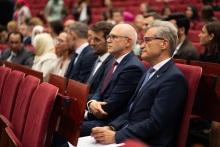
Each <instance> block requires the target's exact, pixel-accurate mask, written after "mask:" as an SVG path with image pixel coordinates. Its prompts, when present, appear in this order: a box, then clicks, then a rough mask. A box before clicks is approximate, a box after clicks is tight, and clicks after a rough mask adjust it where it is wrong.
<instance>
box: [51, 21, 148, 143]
mask: <svg viewBox="0 0 220 147" xmlns="http://www.w3.org/2000/svg"><path fill="white" fill-rule="evenodd" d="M136 40H137V33H136V31H135V30H134V28H133V27H132V26H130V25H128V24H119V25H116V26H115V27H114V28H113V29H112V30H111V32H110V33H109V35H108V36H107V43H108V52H109V53H110V54H112V55H113V56H114V58H115V60H114V62H113V63H112V64H110V65H109V66H108V67H107V68H106V70H105V73H104V77H105V78H103V80H102V82H101V84H100V85H99V86H98V89H97V90H96V93H95V94H94V95H93V97H92V98H91V100H90V101H89V102H88V104H87V105H88V106H89V112H88V111H87V112H86V114H85V119H87V120H88V121H84V122H83V126H82V129H81V134H80V136H81V137H82V136H89V135H90V134H91V129H92V128H94V127H96V126H105V125H107V124H108V123H110V122H111V121H112V120H114V119H116V118H117V117H118V116H120V115H121V114H122V113H124V112H125V111H126V107H127V104H128V102H129V100H130V98H131V97H132V95H133V94H134V92H135V89H136V87H137V85H138V82H139V81H140V78H141V77H142V75H143V74H144V73H145V72H146V68H145V66H144V64H143V63H142V62H141V61H140V60H139V59H138V58H137V56H136V55H135V54H134V52H133V51H132V50H133V47H134V45H135V43H136ZM145 98H146V97H145ZM145 105H146V103H145ZM61 138H62V137H61ZM61 140H63V139H58V136H54V141H56V144H59V145H58V146H61V145H63V144H65V145H63V146H62V147H64V146H68V145H67V143H66V142H65V141H63V142H62V141H61ZM59 141H60V142H59Z"/></svg>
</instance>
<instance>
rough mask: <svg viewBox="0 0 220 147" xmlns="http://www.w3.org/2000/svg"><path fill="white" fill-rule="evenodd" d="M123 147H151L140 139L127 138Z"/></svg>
mask: <svg viewBox="0 0 220 147" xmlns="http://www.w3.org/2000/svg"><path fill="white" fill-rule="evenodd" d="M123 143H124V144H125V145H123V147H150V146H148V145H146V144H144V143H143V142H141V141H139V140H134V139H127V140H125V141H124V142H123Z"/></svg>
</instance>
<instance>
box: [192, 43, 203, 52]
mask: <svg viewBox="0 0 220 147" xmlns="http://www.w3.org/2000/svg"><path fill="white" fill-rule="evenodd" d="M192 44H193V45H194V46H195V48H196V49H197V51H198V53H199V54H201V53H202V52H203V50H204V46H201V45H200V43H196V42H192Z"/></svg>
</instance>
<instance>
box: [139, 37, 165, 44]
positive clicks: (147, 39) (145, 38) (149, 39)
mask: <svg viewBox="0 0 220 147" xmlns="http://www.w3.org/2000/svg"><path fill="white" fill-rule="evenodd" d="M153 39H158V40H165V39H164V38H156V37H144V38H143V41H141V45H142V44H143V43H144V44H147V42H148V41H151V40H153Z"/></svg>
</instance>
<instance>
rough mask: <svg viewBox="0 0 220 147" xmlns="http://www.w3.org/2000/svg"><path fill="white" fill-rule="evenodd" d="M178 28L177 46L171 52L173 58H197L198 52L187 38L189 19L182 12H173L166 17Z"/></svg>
mask: <svg viewBox="0 0 220 147" xmlns="http://www.w3.org/2000/svg"><path fill="white" fill-rule="evenodd" d="M166 20H167V21H169V22H171V23H172V24H173V25H174V26H175V27H176V28H177V29H178V38H179V42H178V46H177V47H176V50H175V51H174V53H173V58H176V59H183V60H188V62H189V60H198V59H199V54H198V51H197V50H196V48H195V47H194V46H193V45H192V43H191V42H190V41H189V40H188V39H187V34H188V31H189V27H190V21H189V19H188V17H187V16H186V15H185V14H184V13H173V14H171V15H169V16H168V18H166Z"/></svg>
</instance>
